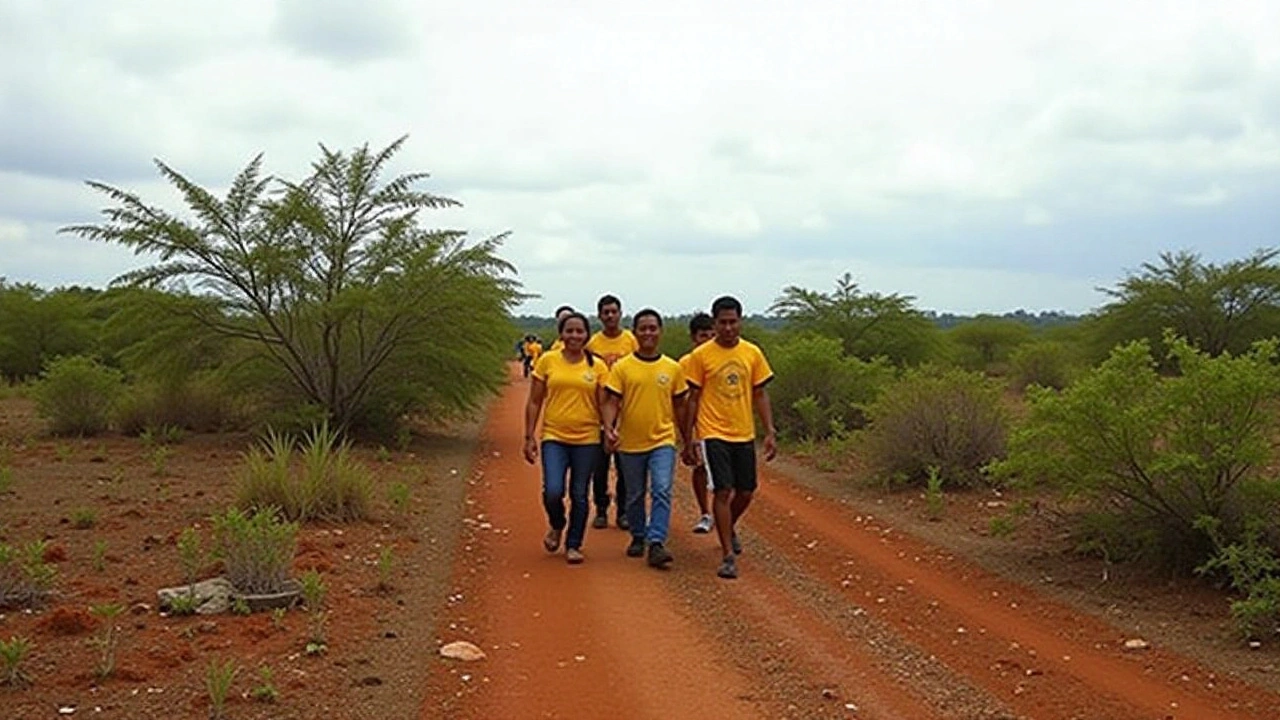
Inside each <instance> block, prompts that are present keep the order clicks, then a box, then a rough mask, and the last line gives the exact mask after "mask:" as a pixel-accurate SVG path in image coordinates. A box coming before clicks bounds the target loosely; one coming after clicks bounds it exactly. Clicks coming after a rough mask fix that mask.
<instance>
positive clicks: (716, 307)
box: [711, 295, 742, 318]
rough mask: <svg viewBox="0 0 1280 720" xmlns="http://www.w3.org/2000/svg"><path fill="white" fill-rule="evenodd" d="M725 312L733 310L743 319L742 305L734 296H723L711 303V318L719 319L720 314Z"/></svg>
mask: <svg viewBox="0 0 1280 720" xmlns="http://www.w3.org/2000/svg"><path fill="white" fill-rule="evenodd" d="M725 310H732V311H734V312H735V313H737V315H738V317H742V303H740V302H738V298H736V297H733V296H732V295H722V296H720V297H718V298H716V301H715V302H713V303H711V317H713V318H718V317H720V313H722V312H724V311H725Z"/></svg>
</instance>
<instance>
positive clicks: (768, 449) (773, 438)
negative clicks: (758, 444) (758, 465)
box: [764, 432, 778, 462]
mask: <svg viewBox="0 0 1280 720" xmlns="http://www.w3.org/2000/svg"><path fill="white" fill-rule="evenodd" d="M777 456H778V436H777V435H776V434H774V433H773V432H768V433H765V436H764V461H765V462H769V461H770V460H773V459H774V458H775V457H777Z"/></svg>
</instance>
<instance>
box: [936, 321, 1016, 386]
mask: <svg viewBox="0 0 1280 720" xmlns="http://www.w3.org/2000/svg"><path fill="white" fill-rule="evenodd" d="M1031 336H1032V330H1031V327H1030V326H1029V325H1027V324H1026V323H1022V322H1019V321H1017V320H1011V319H1008V318H998V317H993V316H990V315H979V316H978V317H976V318H973V319H971V320H966V321H965V322H962V323H960V324H959V325H956V326H955V327H954V328H952V329H950V330H948V331H947V333H946V338H947V340H948V341H949V342H951V343H952V344H953V346H954V347H955V348H956V357H955V362H956V364H957V365H959V366H960V367H963V368H965V369H966V370H975V371H977V372H984V373H989V374H993V375H1003V374H1004V373H1005V371H1006V369H1007V367H1008V363H1009V360H1010V356H1011V355H1012V354H1013V352H1014V351H1015V350H1017V349H1018V348H1019V347H1021V346H1022V345H1023V344H1024V343H1026V342H1027V341H1029V340H1030V339H1031Z"/></svg>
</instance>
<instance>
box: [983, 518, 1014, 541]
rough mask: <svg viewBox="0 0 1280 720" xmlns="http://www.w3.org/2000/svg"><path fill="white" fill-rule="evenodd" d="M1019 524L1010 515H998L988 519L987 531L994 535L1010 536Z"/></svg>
mask: <svg viewBox="0 0 1280 720" xmlns="http://www.w3.org/2000/svg"><path fill="white" fill-rule="evenodd" d="M1017 529H1018V526H1017V524H1016V523H1014V521H1013V518H1012V517H1010V516H1009V515H997V516H995V517H993V518H991V519H990V520H988V521H987V533H989V534H990V535H991V536H992V537H1008V536H1009V535H1012V534H1013V531H1014V530H1017Z"/></svg>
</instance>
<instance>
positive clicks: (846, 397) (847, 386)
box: [769, 335, 894, 440]
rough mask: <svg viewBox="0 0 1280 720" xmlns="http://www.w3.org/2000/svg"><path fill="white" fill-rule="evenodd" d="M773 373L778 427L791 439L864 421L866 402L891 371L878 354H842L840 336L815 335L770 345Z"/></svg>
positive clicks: (819, 434)
mask: <svg viewBox="0 0 1280 720" xmlns="http://www.w3.org/2000/svg"><path fill="white" fill-rule="evenodd" d="M769 362H770V364H771V365H772V366H773V370H774V373H775V379H774V381H773V382H772V383H771V384H770V385H769V396H770V399H771V400H772V401H773V408H774V418H775V422H776V423H777V425H778V430H779V431H780V432H781V433H782V434H783V435H784V436H787V437H790V438H794V439H809V440H821V439H825V438H827V437H830V436H831V435H832V434H834V433H835V432H837V430H838V429H841V428H843V429H854V428H859V427H862V426H863V424H865V421H866V414H865V412H864V409H863V408H864V406H865V405H866V404H867V403H869V402H871V401H872V400H873V399H875V397H876V395H877V394H878V392H879V391H880V389H881V388H882V387H883V386H884V385H885V384H886V383H887V382H888V381H889V380H890V379H891V378H892V377H893V372H894V371H893V367H892V365H890V364H889V363H888V362H887V361H885V360H882V359H877V360H874V361H870V362H867V361H863V360H860V359H858V358H854V357H846V356H845V355H844V354H843V350H842V349H841V343H840V341H839V340H836V339H833V338H828V337H822V336H817V335H801V336H797V337H793V338H789V339H787V340H786V341H784V342H781V343H779V344H777V345H776V346H774V347H772V348H770V349H769Z"/></svg>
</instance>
